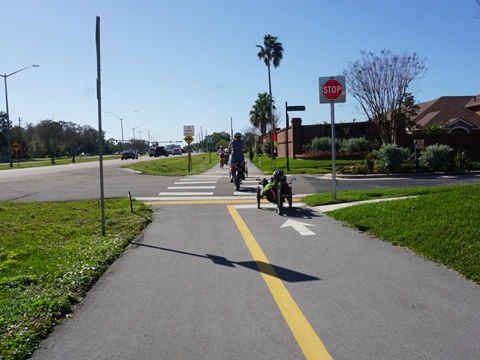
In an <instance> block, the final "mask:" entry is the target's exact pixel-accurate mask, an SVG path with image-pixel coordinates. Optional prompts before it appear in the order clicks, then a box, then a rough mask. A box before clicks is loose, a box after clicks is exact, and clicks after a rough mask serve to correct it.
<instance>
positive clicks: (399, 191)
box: [302, 186, 455, 206]
mask: <svg viewBox="0 0 480 360" xmlns="http://www.w3.org/2000/svg"><path fill="white" fill-rule="evenodd" d="M454 189H455V187H454V186H435V187H417V188H395V189H370V190H343V191H342V190H340V191H336V193H335V194H336V196H335V199H334V198H333V196H332V193H331V192H324V193H319V194H314V195H308V196H306V197H304V198H303V199H302V201H303V202H305V203H306V204H307V205H309V206H319V205H329V204H340V203H345V202H353V201H364V200H372V199H381V198H396V197H403V196H418V195H427V194H432V193H441V192H451V191H454Z"/></svg>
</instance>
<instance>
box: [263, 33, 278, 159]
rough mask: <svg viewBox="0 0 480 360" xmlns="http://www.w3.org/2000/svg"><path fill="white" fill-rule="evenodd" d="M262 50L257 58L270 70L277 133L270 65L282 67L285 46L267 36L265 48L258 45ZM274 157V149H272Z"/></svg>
mask: <svg viewBox="0 0 480 360" xmlns="http://www.w3.org/2000/svg"><path fill="white" fill-rule="evenodd" d="M257 47H258V48H260V51H259V52H258V54H257V56H258V58H259V59H260V60H263V61H264V62H265V65H267V68H268V90H269V94H270V122H271V124H272V130H273V131H275V124H274V121H273V119H274V117H273V98H272V80H271V77H270V64H271V63H273V67H275V68H277V67H279V66H280V62H281V61H282V59H283V45H282V43H281V42H278V41H277V37H276V36H272V35H268V34H267V35H265V36H264V37H263V46H262V45H257ZM272 157H273V148H272Z"/></svg>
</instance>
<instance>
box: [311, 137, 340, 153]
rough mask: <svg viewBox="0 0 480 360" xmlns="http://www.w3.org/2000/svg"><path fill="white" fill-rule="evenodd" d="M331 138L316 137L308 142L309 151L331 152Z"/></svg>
mask: <svg viewBox="0 0 480 360" xmlns="http://www.w3.org/2000/svg"><path fill="white" fill-rule="evenodd" d="M335 143H336V144H335V150H336V149H337V147H338V145H337V140H335ZM331 151H332V139H331V138H329V137H316V138H314V139H313V140H312V142H311V143H310V152H331Z"/></svg>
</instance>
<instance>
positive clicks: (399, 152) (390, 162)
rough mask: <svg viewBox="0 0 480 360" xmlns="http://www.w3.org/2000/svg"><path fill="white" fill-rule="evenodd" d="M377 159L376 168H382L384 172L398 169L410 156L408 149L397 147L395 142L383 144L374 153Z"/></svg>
mask: <svg viewBox="0 0 480 360" xmlns="http://www.w3.org/2000/svg"><path fill="white" fill-rule="evenodd" d="M375 157H376V159H377V163H376V170H377V171H378V170H380V171H379V172H381V170H382V168H383V170H384V171H386V172H393V171H396V170H398V169H399V168H400V167H401V165H402V163H403V162H404V161H405V160H407V159H408V158H409V157H410V150H409V149H407V148H401V147H398V146H397V145H395V144H383V145H382V146H380V149H378V150H377V151H376V153H375Z"/></svg>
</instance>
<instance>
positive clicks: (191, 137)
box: [183, 135, 194, 145]
mask: <svg viewBox="0 0 480 360" xmlns="http://www.w3.org/2000/svg"><path fill="white" fill-rule="evenodd" d="M183 140H185V142H186V143H187V144H188V145H190V143H192V142H193V140H194V139H193V136H190V135H187V136H185V137H184V138H183Z"/></svg>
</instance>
